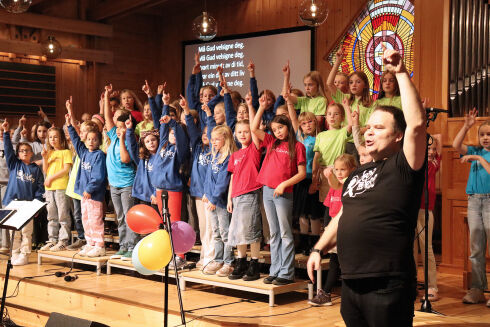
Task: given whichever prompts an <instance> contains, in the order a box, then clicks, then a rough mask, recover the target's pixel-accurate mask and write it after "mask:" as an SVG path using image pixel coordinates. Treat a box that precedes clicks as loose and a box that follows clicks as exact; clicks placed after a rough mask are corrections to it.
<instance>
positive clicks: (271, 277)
mask: <svg viewBox="0 0 490 327" xmlns="http://www.w3.org/2000/svg"><path fill="white" fill-rule="evenodd" d="M276 278H277V277H276V276H267V277H266V278H264V284H272V282H273V281H274V280H275V279H276Z"/></svg>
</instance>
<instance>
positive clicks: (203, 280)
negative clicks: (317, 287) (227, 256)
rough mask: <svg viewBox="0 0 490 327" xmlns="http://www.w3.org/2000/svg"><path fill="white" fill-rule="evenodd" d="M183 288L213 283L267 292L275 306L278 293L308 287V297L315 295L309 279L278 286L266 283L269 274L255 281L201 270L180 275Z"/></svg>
mask: <svg viewBox="0 0 490 327" xmlns="http://www.w3.org/2000/svg"><path fill="white" fill-rule="evenodd" d="M180 276H181V277H180V280H181V281H182V282H181V283H180V285H181V287H182V290H185V288H186V282H192V283H198V284H205V285H213V286H218V287H223V288H227V289H234V290H240V291H245V292H251V293H257V294H265V295H267V296H269V306H271V307H273V306H274V303H275V301H274V299H275V296H276V295H277V294H283V293H289V292H293V291H298V290H303V289H305V288H308V297H309V298H312V297H313V286H312V285H311V284H308V282H307V281H304V280H301V281H295V282H294V283H292V284H288V285H282V286H276V285H272V284H264V282H263V279H264V278H265V277H267V275H262V276H261V278H260V279H258V280H254V281H244V280H243V279H237V280H230V279H229V278H228V277H219V276H217V275H205V274H203V273H202V272H201V271H200V270H194V271H189V272H184V273H182V274H181V275H180Z"/></svg>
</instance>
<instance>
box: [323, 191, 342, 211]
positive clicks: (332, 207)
mask: <svg viewBox="0 0 490 327" xmlns="http://www.w3.org/2000/svg"><path fill="white" fill-rule="evenodd" d="M323 205H324V206H325V207H328V214H329V216H330V217H332V218H333V217H335V216H336V215H337V214H338V213H339V211H340V208H342V188H339V189H333V188H331V189H330V190H329V191H328V194H327V197H326V198H325V201H324V202H323Z"/></svg>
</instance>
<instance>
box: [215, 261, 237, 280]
mask: <svg viewBox="0 0 490 327" xmlns="http://www.w3.org/2000/svg"><path fill="white" fill-rule="evenodd" d="M232 272H233V267H232V266H231V265H229V264H226V265H223V267H221V268H220V269H219V270H218V271H217V272H216V275H217V276H219V277H228V276H229V275H230V274H231V273H232Z"/></svg>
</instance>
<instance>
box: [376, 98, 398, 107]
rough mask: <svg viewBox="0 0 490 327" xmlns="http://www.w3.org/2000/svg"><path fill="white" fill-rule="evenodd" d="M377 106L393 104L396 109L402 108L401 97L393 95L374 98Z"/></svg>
mask: <svg viewBox="0 0 490 327" xmlns="http://www.w3.org/2000/svg"><path fill="white" fill-rule="evenodd" d="M376 105H377V106H393V107H397V108H398V109H400V110H401V109H402V98H401V97H400V96H399V95H395V96H394V97H393V98H382V99H378V100H376Z"/></svg>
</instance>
